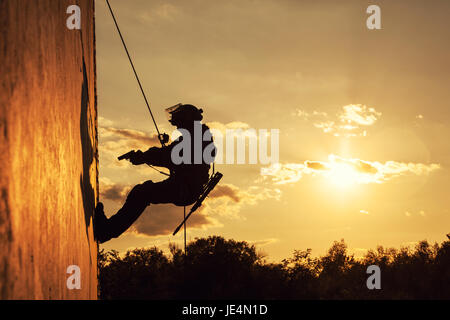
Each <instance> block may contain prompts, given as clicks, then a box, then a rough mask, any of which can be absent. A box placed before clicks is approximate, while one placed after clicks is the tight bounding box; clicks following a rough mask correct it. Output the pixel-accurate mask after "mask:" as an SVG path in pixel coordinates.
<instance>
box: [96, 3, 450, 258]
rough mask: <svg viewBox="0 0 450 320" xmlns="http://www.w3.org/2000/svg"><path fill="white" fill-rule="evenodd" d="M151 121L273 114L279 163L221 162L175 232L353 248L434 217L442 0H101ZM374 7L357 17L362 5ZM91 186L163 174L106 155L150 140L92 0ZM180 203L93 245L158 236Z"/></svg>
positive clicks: (409, 241)
mask: <svg viewBox="0 0 450 320" xmlns="http://www.w3.org/2000/svg"><path fill="white" fill-rule="evenodd" d="M110 3H111V5H112V6H113V8H114V9H115V13H116V17H117V19H118V22H119V24H120V27H121V29H122V33H123V35H124V37H125V39H126V41H127V44H128V47H129V49H130V52H131V55H132V57H133V59H134V62H135V66H136V68H137V70H138V73H139V75H140V77H141V80H142V83H143V86H144V89H145V91H146V93H147V96H148V98H149V100H150V103H151V106H152V110H153V113H154V115H155V118H156V121H157V123H158V125H159V127H160V129H161V131H164V132H168V133H170V132H172V130H173V128H172V127H171V126H170V124H169V123H168V122H167V119H166V117H165V113H164V109H165V108H167V107H170V106H172V105H174V104H177V103H179V102H182V103H190V104H194V105H196V106H199V107H202V108H203V110H204V117H205V118H204V123H206V124H209V125H210V127H211V128H216V129H219V130H225V129H226V128H242V129H248V128H253V129H256V130H258V129H267V130H270V129H279V130H280V135H279V139H280V140H279V141H280V154H279V163H278V164H272V165H265V164H254V165H249V164H246V165H242V164H239V165H238V164H229V165H227V164H221V165H218V166H217V167H216V170H218V171H220V172H222V173H223V174H224V178H223V179H222V181H221V183H220V185H219V186H218V187H217V188H216V190H215V192H214V193H213V194H212V195H211V197H210V198H209V199H208V200H207V201H206V202H205V204H204V206H203V207H202V210H200V211H199V212H196V213H195V214H194V215H193V217H192V218H191V219H190V220H189V222H188V240H193V239H194V238H196V237H207V236H209V235H221V236H223V237H225V238H233V239H235V240H246V241H248V242H250V243H252V244H255V245H256V246H257V248H258V249H259V250H261V251H263V252H265V253H266V254H267V255H268V257H269V259H270V260H277V261H278V260H280V259H282V258H287V257H289V256H290V255H291V254H292V253H293V251H294V250H295V249H307V248H311V249H312V250H313V254H315V255H322V254H324V253H325V250H326V249H328V248H329V247H330V246H331V244H332V242H333V241H334V240H340V239H341V238H344V239H345V241H346V243H347V244H348V247H349V250H350V252H352V253H354V254H355V255H356V256H361V255H363V254H364V252H365V250H367V249H371V248H375V247H376V246H377V245H383V246H388V247H391V246H392V247H400V246H407V245H414V242H417V241H420V240H423V239H427V240H428V241H430V242H435V241H437V242H442V241H443V240H444V239H445V234H446V233H448V232H450V212H449V206H448V204H449V201H448V198H449V188H450V179H449V178H450V171H449V167H450V143H449V141H448V138H449V137H450V102H449V101H450V90H449V85H450V59H449V57H450V43H449V41H448V39H449V38H450V19H448V14H449V12H450V2H449V1H444V0H442V1H433V2H432V4H431V2H427V1H413V0H411V1H405V0H402V1H400V0H396V1H370V2H367V1H312V0H311V1H300V0H296V1H294V0H291V1H288V0H284V1H280V0H272V1H268V0H260V1H241V0H239V1H238V0H232V1H206V0H189V1H181V0H180V1H156V0H152V1H148V0H128V1H119V0H110ZM369 4H378V5H379V6H380V8H381V24H382V29H381V30H368V29H367V28H366V19H367V17H368V14H367V13H366V8H367V7H368V6H369ZM96 30H97V33H96V41H97V77H98V111H99V150H100V182H101V185H100V191H101V196H100V200H101V201H103V202H104V203H105V211H106V213H107V215H108V216H110V215H112V214H113V213H115V212H116V211H117V210H118V209H119V208H120V207H121V205H122V204H123V201H124V199H125V197H126V194H127V192H128V191H129V190H130V188H131V187H132V186H134V185H135V184H137V183H140V182H143V181H145V180H153V181H159V180H162V179H164V178H165V177H164V176H162V175H160V174H159V173H157V172H155V171H154V170H152V169H151V168H149V167H144V166H132V165H130V164H128V163H124V162H123V161H122V162H119V161H117V160H116V159H117V156H119V155H121V154H122V153H125V152H127V151H129V150H131V149H141V150H146V149H147V148H149V147H150V146H155V145H158V142H157V140H156V139H155V133H156V131H155V128H154V126H153V123H152V121H151V118H150V116H149V114H148V111H147V108H146V106H145V104H144V101H143V98H142V96H141V95H140V92H139V88H138V86H137V83H136V80H135V79H134V76H133V73H132V70H131V68H130V65H129V62H128V60H127V57H126V54H125V52H124V50H123V48H122V45H121V43H120V39H119V37H118V34H117V32H116V30H115V27H114V25H113V21H112V18H111V16H110V15H109V12H108V11H107V6H106V3H105V1H103V0H97V1H96ZM182 217H183V209H182V207H176V206H174V205H151V206H150V207H149V208H147V210H146V211H145V212H144V213H143V215H142V216H141V217H140V218H139V220H138V221H137V222H136V223H135V224H134V226H133V227H132V228H131V229H130V230H129V232H127V233H126V234H124V235H122V236H121V237H120V238H118V239H114V240H111V241H109V242H107V243H105V244H104V245H102V247H103V248H105V249H116V250H119V251H121V252H124V251H125V250H127V249H132V248H136V247H149V246H154V245H156V246H158V247H160V248H162V249H165V248H167V245H168V243H169V242H175V243H178V244H180V245H181V244H182V240H183V233H182V232H180V233H179V234H177V235H176V236H175V237H172V235H171V234H172V231H173V230H174V229H175V227H176V226H177V225H178V223H179V222H181V220H182Z"/></svg>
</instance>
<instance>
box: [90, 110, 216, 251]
mask: <svg viewBox="0 0 450 320" xmlns="http://www.w3.org/2000/svg"><path fill="white" fill-rule="evenodd" d="M167 112H168V115H169V122H170V123H171V124H172V125H174V126H176V127H177V128H178V129H180V132H181V133H182V135H181V136H180V137H179V138H178V139H177V140H175V141H174V142H172V143H171V144H170V145H168V146H165V147H161V148H158V147H152V148H150V149H148V150H147V151H145V152H142V151H140V150H139V151H137V152H136V153H134V154H133V155H131V156H130V159H129V160H130V162H131V163H132V164H134V165H140V164H150V165H155V166H160V167H166V168H168V169H170V177H169V178H168V179H166V180H163V181H161V182H156V183H154V182H153V181H151V180H149V181H146V182H144V183H142V184H139V185H136V186H135V187H134V188H133V189H132V190H131V191H130V192H129V194H128V196H127V199H126V201H125V204H124V205H123V207H122V208H121V209H120V210H119V211H118V212H117V213H116V214H115V215H113V216H112V217H110V218H109V219H108V218H107V217H106V216H105V213H104V211H103V204H102V203H101V202H99V204H98V205H97V208H96V210H95V220H94V232H95V236H96V239H97V240H98V241H99V242H100V243H103V242H106V241H108V240H110V239H111V238H117V237H119V236H120V235H121V234H122V233H123V232H125V231H126V230H127V229H128V228H129V227H130V226H131V225H132V224H133V223H134V222H135V221H136V220H137V218H139V216H140V215H141V214H142V212H143V211H144V210H145V208H146V207H147V206H149V205H150V204H159V203H173V204H175V205H177V206H184V205H191V204H193V203H194V202H195V201H196V200H197V199H198V197H199V196H200V194H201V193H202V191H203V187H204V185H205V184H206V183H207V182H208V179H209V169H210V164H211V163H212V162H213V161H214V158H213V157H214V156H215V146H214V145H213V148H214V149H213V152H211V156H212V158H211V159H210V161H208V162H206V161H207V160H208V159H206V160H205V157H203V151H204V149H205V148H206V147H207V146H209V145H211V144H212V143H213V142H212V137H211V139H210V140H209V141H203V135H204V134H205V132H206V131H208V130H209V128H208V127H207V126H206V125H204V124H200V121H201V120H202V119H203V116H202V113H203V110H202V109H198V108H196V107H195V106H193V105H190V104H183V105H181V104H180V105H177V106H174V107H172V108H169V109H167ZM196 125H197V126H200V127H201V135H202V136H201V137H195V139H200V140H198V141H201V150H194V145H195V143H194V136H195V135H194V127H195V126H196ZM181 129H184V130H181ZM183 132H184V134H183ZM186 134H188V135H190V137H189V140H188V142H190V143H189V146H190V151H191V152H190V159H189V161H184V162H182V163H180V164H174V162H173V161H172V150H173V148H175V147H176V146H177V145H178V144H179V143H182V142H183V139H185V138H186V137H185V135H186ZM205 137H206V135H205ZM205 140H206V139H205ZM178 147H180V146H178ZM178 149H180V148H177V150H178ZM183 150H184V149H183ZM183 150H182V151H181V152H180V154H181V155H182V153H183ZM200 151H201V161H196V162H194V160H195V159H194V156H195V152H197V153H199V152H200ZM198 156H199V155H197V157H198ZM183 159H185V158H183ZM197 163H198V164H197Z"/></svg>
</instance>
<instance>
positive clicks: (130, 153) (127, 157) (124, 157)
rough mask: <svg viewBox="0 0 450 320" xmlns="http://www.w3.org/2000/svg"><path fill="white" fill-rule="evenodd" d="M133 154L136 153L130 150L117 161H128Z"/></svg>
mask: <svg viewBox="0 0 450 320" xmlns="http://www.w3.org/2000/svg"><path fill="white" fill-rule="evenodd" d="M135 153H136V151H134V150H131V151H130V152H127V153H125V154H123V155H121V156H120V157H117V159H118V160H124V159H126V160H130V159H131V157H132V156H133V155H134V154H135Z"/></svg>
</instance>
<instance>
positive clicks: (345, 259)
mask: <svg viewBox="0 0 450 320" xmlns="http://www.w3.org/2000/svg"><path fill="white" fill-rule="evenodd" d="M169 249H170V255H169V256H167V255H165V254H164V252H163V251H162V250H160V249H158V248H156V247H153V248H147V249H134V250H132V251H128V252H127V253H126V254H125V255H124V256H123V257H121V256H120V255H119V253H118V252H117V251H114V250H113V251H109V252H105V251H104V250H102V251H101V252H100V254H99V259H98V261H99V270H100V273H99V285H100V298H101V299H158V300H159V299H214V300H217V299H233V300H236V299H449V298H450V241H445V242H443V243H442V244H441V245H439V244H434V245H430V244H429V243H428V242H427V241H425V240H424V241H421V242H419V243H418V244H417V245H416V246H415V248H414V249H412V250H411V249H409V248H405V247H402V248H400V249H394V248H384V247H382V246H378V247H377V248H376V249H375V250H369V251H368V252H367V253H366V255H365V256H364V257H363V258H362V259H356V258H355V257H354V256H353V255H350V254H349V253H348V251H347V245H346V244H345V242H344V240H343V239H342V240H341V241H335V242H334V243H333V244H332V246H331V248H330V249H329V250H328V252H327V253H326V254H325V255H324V256H322V257H318V258H315V257H313V256H312V252H311V249H307V250H304V251H302V250H295V251H294V253H293V256H292V257H290V258H287V259H284V260H282V261H281V262H280V263H268V262H267V261H266V260H265V259H264V257H263V255H262V254H259V253H257V251H256V248H255V246H253V245H250V244H249V243H247V242H245V241H235V240H226V239H224V238H223V237H219V236H211V237H208V238H201V239H195V241H193V242H191V243H189V244H188V246H187V254H186V255H185V254H184V253H183V251H182V250H181V249H180V248H178V247H177V246H176V245H174V244H171V245H170V246H169ZM370 265H377V266H379V267H380V269H381V279H382V287H381V290H369V289H368V288H367V286H366V280H367V278H368V276H369V275H368V274H367V273H366V270H367V267H368V266H370Z"/></svg>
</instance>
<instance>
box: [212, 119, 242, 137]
mask: <svg viewBox="0 0 450 320" xmlns="http://www.w3.org/2000/svg"><path fill="white" fill-rule="evenodd" d="M206 125H207V126H208V127H209V128H210V129H216V130H219V131H221V132H222V133H223V134H225V131H226V130H236V129H243V130H245V129H248V128H250V126H249V125H248V124H247V123H245V122H240V121H233V122H229V123H221V122H217V121H213V122H208V123H206Z"/></svg>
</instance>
